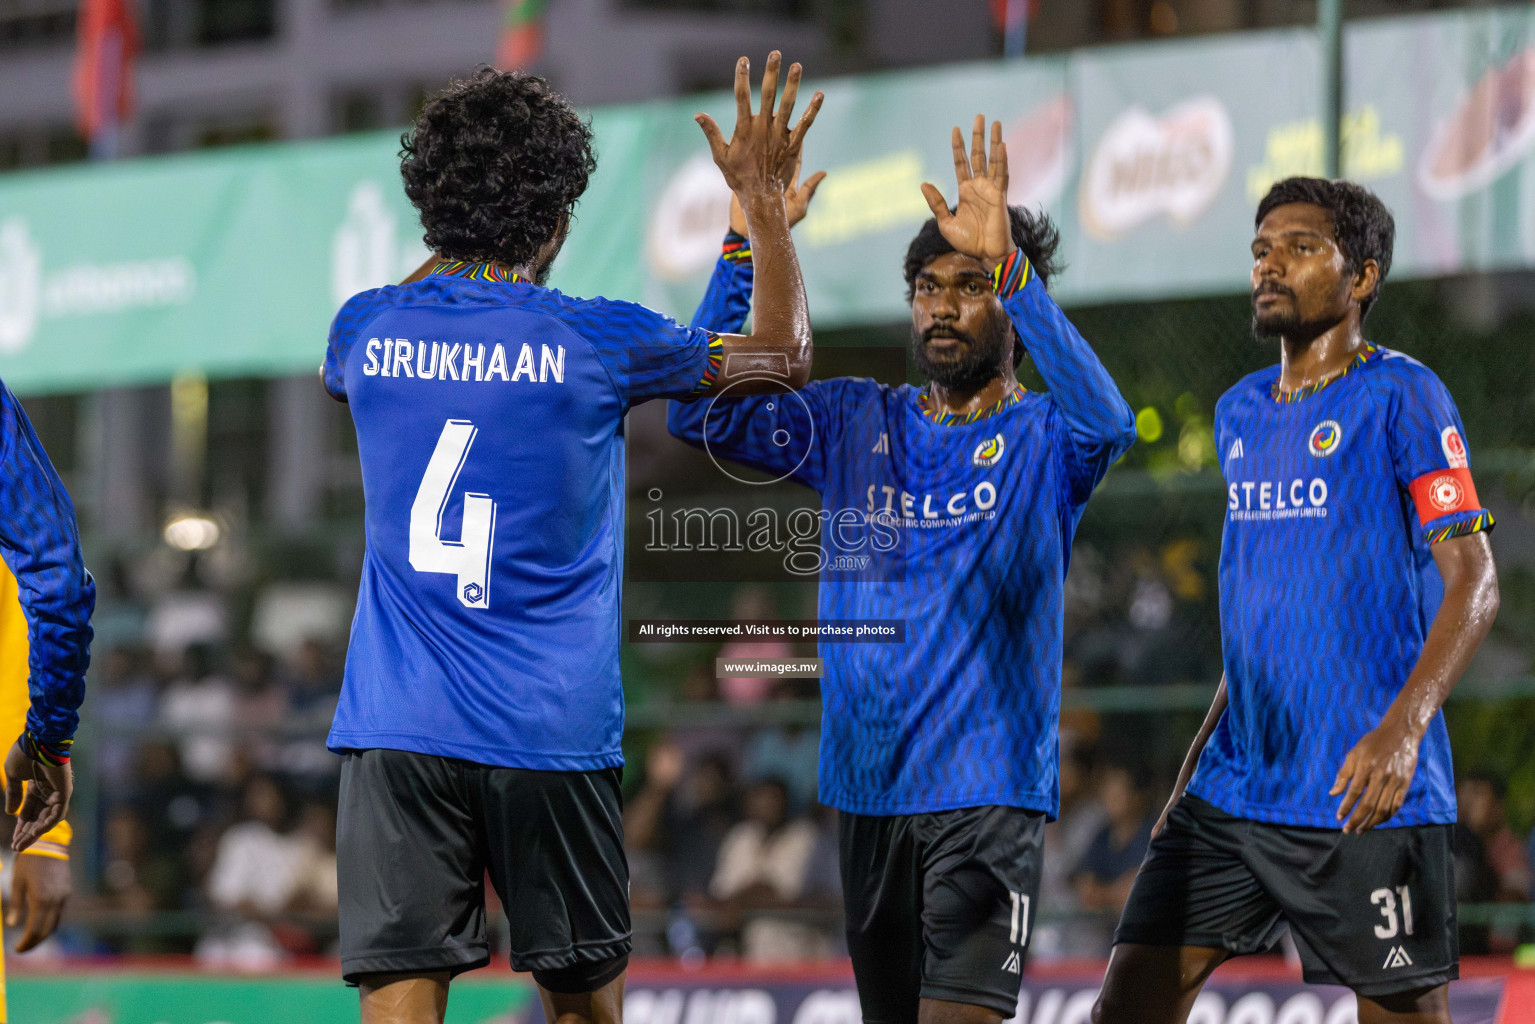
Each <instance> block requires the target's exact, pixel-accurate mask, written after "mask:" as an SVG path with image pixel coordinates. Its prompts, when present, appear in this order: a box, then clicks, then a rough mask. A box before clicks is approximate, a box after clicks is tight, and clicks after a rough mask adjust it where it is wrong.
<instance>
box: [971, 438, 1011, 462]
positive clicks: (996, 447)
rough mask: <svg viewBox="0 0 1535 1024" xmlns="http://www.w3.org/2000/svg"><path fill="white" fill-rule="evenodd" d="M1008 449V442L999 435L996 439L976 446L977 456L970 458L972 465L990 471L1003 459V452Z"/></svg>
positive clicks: (990, 439)
mask: <svg viewBox="0 0 1535 1024" xmlns="http://www.w3.org/2000/svg"><path fill="white" fill-rule="evenodd" d="M1006 447H1007V440H1006V439H1005V438H1004V437H1003V436H1002V435H1001V434H998V435H997V436H996V437H988V438H987V439H986V440H984V441H982V442H981V443H980V444H978V445H976V446H975V454H974V455H972V456H970V462H971V464H972V465H974V466H977V467H979V468H981V469H990V468H991V467H992V466H995V465H996V464H997V463H998V462H1000V461H1001V459H1002V451H1003V449H1005V448H1006Z"/></svg>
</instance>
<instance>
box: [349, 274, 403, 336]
mask: <svg viewBox="0 0 1535 1024" xmlns="http://www.w3.org/2000/svg"><path fill="white" fill-rule="evenodd" d="M400 293H401V289H400V288H399V287H398V286H397V285H392V284H387V285H384V286H383V287H382V288H369V289H368V290H367V291H363V292H358V293H357V294H356V295H353V296H352V297H351V298H349V299H347V300H346V301H345V302H343V303H342V304H341V308H340V309H338V310H336V316H335V318H334V322H335V325H336V329H337V330H339V331H347V330H353V329H356V328H360V327H362V326H364V325H365V324H366V323H367V322H368V321H369V320H372V319H373V318H374V317H376V316H377V315H378V314H379V313H381V312H383V311H384V310H386V309H388V308H390V307H392V306H394V305H396V304H397V303H398V302H399V300H400Z"/></svg>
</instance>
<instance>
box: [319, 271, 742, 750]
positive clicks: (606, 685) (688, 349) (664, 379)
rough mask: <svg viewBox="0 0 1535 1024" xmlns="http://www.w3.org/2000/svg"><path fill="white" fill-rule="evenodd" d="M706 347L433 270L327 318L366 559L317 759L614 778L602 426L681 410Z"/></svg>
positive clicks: (515, 287)
mask: <svg viewBox="0 0 1535 1024" xmlns="http://www.w3.org/2000/svg"><path fill="white" fill-rule="evenodd" d="M470 269H471V270H472V268H470ZM716 341H717V339H716V338H715V336H714V335H711V334H710V333H709V332H707V331H701V330H692V329H688V328H685V327H681V326H679V325H677V324H676V323H674V322H672V321H671V320H668V319H667V318H665V317H663V316H661V315H660V314H658V313H655V312H653V311H651V310H649V309H646V308H645V307H643V306H637V305H634V304H632V303H625V302H613V301H608V300H605V299H594V300H583V299H576V298H571V297H568V296H565V295H562V294H560V293H559V292H557V291H554V290H552V289H547V288H541V287H538V286H536V285H533V284H529V283H526V282H507V281H489V280H474V279H471V278H469V277H460V276H449V275H447V274H444V273H434V274H432V275H429V276H428V277H426V278H425V279H424V280H422V281H419V282H416V283H414V284H410V285H405V286H399V287H394V286H391V287H386V288H380V289H377V290H375V291H371V292H364V293H362V294H360V295H357V296H355V297H353V298H352V299H351V300H349V301H348V302H347V303H346V305H344V306H343V307H342V309H341V311H340V312H339V313H338V314H337V316H336V320H335V323H334V326H333V327H332V330H331V338H330V345H329V349H328V352H327V354H326V358H325V365H324V368H323V371H322V375H323V377H324V381H325V386H326V388H327V389H328V390H329V391H330V393H331V394H332V395H333V396H335V397H336V398H339V399H341V400H344V401H346V402H348V403H349V405H350V406H351V411H352V419H353V422H354V423H355V425H356V429H357V443H358V449H359V452H360V455H361V460H362V473H363V489H364V495H365V499H366V503H367V512H366V516H367V548H366V553H365V557H364V561H363V572H362V583H361V587H360V590H359V593H358V602H357V615H356V618H355V619H354V621H353V623H352V638H351V644H350V647H349V649H348V651H347V662H346V675H345V681H344V684H343V687H342V694H341V702H340V705H339V707H338V708H337V711H336V718H335V723H334V725H333V727H332V729H331V734H330V739H329V745H330V747H331V749H333V750H346V749H360V748H369V747H389V748H395V749H400V750H411V751H418V752H421V753H426V754H437V755H442V756H450V757H459V758H464V759H466V760H471V761H476V762H480V763H483V764H490V765H498V766H505V767H514V768H533V769H541V770H552V771H588V770H592V769H596V768H604V767H612V766H616V765H619V764H621V763H622V761H623V758H622V755H621V753H620V748H619V741H620V736H621V733H622V730H623V690H622V686H621V682H620V678H619V669H618V651H619V629H618V621H619V590H620V581H621V576H622V569H623V524H624V451H623V440H624V436H623V423H624V415H625V413H626V412H627V411H628V409H629V407H630V406H632V405H634V404H636V403H639V402H643V401H645V400H647V399H651V398H659V397H680V396H685V395H687V394H689V393H690V391H692V390H693V389H694V388H695V387H696V386H698V385H699V384H700V381H702V380H706V379H707V378H708V376H709V373H710V346H711V343H713V342H716Z"/></svg>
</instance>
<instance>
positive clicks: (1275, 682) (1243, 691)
mask: <svg viewBox="0 0 1535 1024" xmlns="http://www.w3.org/2000/svg"><path fill="white" fill-rule="evenodd" d="M1278 375H1279V370H1278V368H1277V367H1271V368H1269V369H1266V370H1262V371H1259V372H1258V373H1255V374H1252V375H1250V376H1248V377H1246V378H1244V379H1243V380H1242V381H1241V382H1239V383H1238V384H1237V385H1236V386H1235V387H1234V388H1232V389H1231V390H1230V391H1228V392H1226V394H1225V396H1224V397H1222V399H1221V400H1220V402H1219V403H1218V404H1217V406H1216V412H1215V435H1216V444H1217V445H1218V449H1217V450H1218V451H1219V452H1220V453H1221V460H1222V461H1221V466H1222V471H1223V472H1224V474H1225V478H1226V483H1227V513H1226V524H1225V533H1224V538H1223V541H1222V546H1221V562H1220V604H1221V634H1222V644H1223V648H1224V661H1225V670H1226V686H1227V691H1228V694H1229V697H1230V705H1229V707H1228V708H1227V710H1226V713H1225V715H1224V716H1222V718H1221V720H1220V723H1219V724H1218V725H1217V727H1216V730H1215V733H1214V734H1213V735H1212V736H1211V738H1210V741H1209V743H1208V744H1207V745H1206V747H1205V749H1204V752H1203V754H1202V756H1201V757H1200V760H1199V766H1198V769H1197V771H1196V772H1195V775H1194V778H1193V779H1192V781H1191V782H1190V783H1189V787H1188V788H1189V792H1191V793H1195V794H1197V795H1199V796H1200V797H1203V798H1204V799H1206V800H1208V801H1210V802H1211V803H1213V804H1215V805H1216V806H1218V807H1220V808H1221V809H1222V810H1225V811H1226V812H1228V813H1230V814H1234V815H1237V816H1239V817H1243V818H1249V819H1252V820H1256V821H1264V822H1271V823H1274V824H1281V825H1299V826H1309V827H1316V828H1338V827H1340V823H1339V822H1338V820H1337V818H1336V816H1335V812H1336V810H1337V805H1338V802H1339V798H1338V797H1330V796H1328V795H1327V794H1328V790H1329V789H1331V788H1332V783H1333V779H1334V778H1335V777H1336V776H1337V773H1338V769H1339V768H1340V767H1342V765H1343V759H1344V757H1345V756H1346V755H1347V754H1348V752H1349V750H1350V749H1351V748H1352V747H1353V746H1354V744H1355V743H1357V742H1358V741H1359V739H1360V737H1362V736H1363V735H1364V734H1365V733H1366V732H1368V731H1369V730H1371V729H1373V728H1375V726H1376V725H1378V724H1379V723H1380V719H1381V716H1382V715H1383V714H1384V713H1385V711H1386V709H1387V707H1388V706H1389V705H1390V704H1391V702H1392V701H1393V700H1394V699H1395V698H1396V696H1397V694H1398V693H1399V692H1400V691H1401V688H1402V684H1403V683H1404V682H1405V681H1406V679H1407V675H1408V673H1409V672H1411V671H1412V668H1413V666H1414V665H1415V664H1416V662H1417V660H1418V656H1419V654H1420V653H1421V651H1422V649H1423V641H1424V638H1425V636H1426V635H1427V633H1428V627H1429V625H1430V623H1431V622H1432V620H1433V616H1434V614H1435V612H1436V611H1437V610H1438V606H1439V602H1440V600H1441V598H1442V596H1443V583H1442V581H1441V580H1440V577H1439V572H1438V569H1437V568H1436V567H1435V565H1434V562H1433V556H1432V553H1431V552H1430V544H1431V542H1433V541H1437V540H1442V539H1445V538H1446V537H1450V536H1457V535H1459V534H1463V533H1467V532H1474V531H1476V530H1482V529H1487V528H1490V527H1491V525H1492V519H1491V516H1490V515H1488V513H1487V512H1486V510H1485V509H1482V508H1481V507H1480V505H1479V504H1478V503H1477V502H1476V501H1475V492H1474V488H1470V487H1469V484H1470V476H1469V471H1468V470H1467V461H1466V459H1467V457H1466V451H1465V445H1464V441H1463V440H1462V439H1463V438H1464V436H1465V427H1464V426H1463V425H1462V424H1461V422H1460V415H1459V414H1458V413H1457V412H1456V410H1455V405H1454V403H1453V402H1452V401H1451V399H1450V396H1449V393H1448V392H1447V391H1446V390H1445V388H1444V385H1443V384H1442V383H1441V382H1440V381H1439V378H1438V377H1437V376H1435V375H1434V373H1433V372H1432V371H1430V370H1429V369H1428V368H1427V367H1425V366H1423V365H1422V364H1421V363H1419V362H1417V361H1416V360H1414V359H1412V358H1410V357H1408V356H1405V355H1402V354H1400V353H1397V352H1392V351H1390V350H1388V349H1384V348H1379V349H1377V348H1371V349H1370V350H1368V352H1367V354H1365V355H1364V356H1363V357H1362V358H1360V359H1359V360H1358V362H1357V364H1356V365H1355V366H1354V368H1353V369H1352V370H1351V371H1350V372H1348V373H1346V374H1345V375H1344V376H1342V377H1341V378H1339V379H1337V380H1336V381H1335V382H1334V383H1332V384H1330V385H1328V386H1327V387H1326V388H1324V389H1322V390H1320V391H1317V392H1315V393H1314V394H1309V395H1306V396H1305V397H1302V398H1301V399H1300V400H1298V401H1292V402H1287V403H1281V402H1279V401H1276V399H1275V392H1274V387H1275V382H1276V381H1277V379H1278ZM1457 469H1458V470H1460V472H1461V473H1462V474H1463V475H1462V476H1460V477H1459V478H1458V479H1460V480H1461V481H1463V482H1464V484H1465V485H1466V486H1465V487H1464V488H1463V487H1461V485H1460V484H1459V483H1456V482H1455V480H1456V473H1455V472H1454V471H1455V470H1457ZM1447 479H1448V481H1449V482H1446V480H1447ZM1435 483H1437V484H1438V487H1437V488H1435V489H1433V490H1432V492H1431V497H1430V498H1428V499H1426V501H1427V504H1417V505H1415V503H1414V500H1413V497H1412V493H1411V492H1412V490H1413V488H1414V487H1415V486H1416V487H1420V488H1421V487H1423V486H1424V485H1425V484H1435ZM1433 502H1439V503H1440V505H1441V506H1442V507H1443V508H1449V509H1452V511H1449V512H1442V511H1441V509H1436V508H1435V507H1434V504H1433ZM1424 508H1427V509H1428V511H1427V513H1426V514H1425V513H1424V512H1423V509H1424ZM1454 820H1455V784H1454V779H1453V777H1452V770H1451V763H1450V745H1449V738H1448V736H1447V734H1446V732H1445V726H1444V717H1443V716H1442V715H1439V716H1436V717H1435V719H1434V721H1433V724H1432V725H1431V726H1430V727H1429V730H1428V732H1427V733H1426V734H1425V735H1424V737H1423V742H1422V746H1421V748H1420V751H1419V757H1418V770H1417V775H1416V776H1415V777H1414V779H1413V781H1412V786H1411V787H1410V789H1409V790H1408V793H1407V799H1406V802H1405V803H1404V804H1403V805H1402V809H1401V810H1400V811H1399V812H1398V813H1397V814H1396V815H1395V816H1394V817H1393V818H1392V819H1391V820H1390V821H1388V822H1386V825H1387V826H1388V827H1394V826H1404V825H1421V824H1429V823H1449V822H1453V821H1454Z"/></svg>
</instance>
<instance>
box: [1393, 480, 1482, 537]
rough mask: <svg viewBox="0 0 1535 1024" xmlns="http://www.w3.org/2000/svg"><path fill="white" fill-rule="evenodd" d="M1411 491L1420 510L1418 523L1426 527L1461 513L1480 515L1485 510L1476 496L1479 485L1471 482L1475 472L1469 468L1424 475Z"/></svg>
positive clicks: (1409, 489) (1414, 482) (1413, 484)
mask: <svg viewBox="0 0 1535 1024" xmlns="http://www.w3.org/2000/svg"><path fill="white" fill-rule="evenodd" d="M1408 491H1409V492H1410V493H1411V494H1412V503H1413V504H1414V505H1416V506H1417V508H1418V521H1419V522H1421V523H1424V524H1428V523H1431V522H1433V521H1434V520H1435V519H1442V518H1444V517H1445V516H1449V515H1454V514H1455V513H1457V512H1477V511H1480V510H1481V508H1482V503H1481V501H1479V500H1478V499H1477V496H1476V484H1474V483H1472V482H1471V470H1469V469H1465V468H1455V469H1436V470H1434V471H1433V472H1431V473H1424V474H1423V475H1422V476H1420V477H1418V479H1416V480H1414V481H1413V482H1412V485H1411V486H1410V487H1408Z"/></svg>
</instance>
